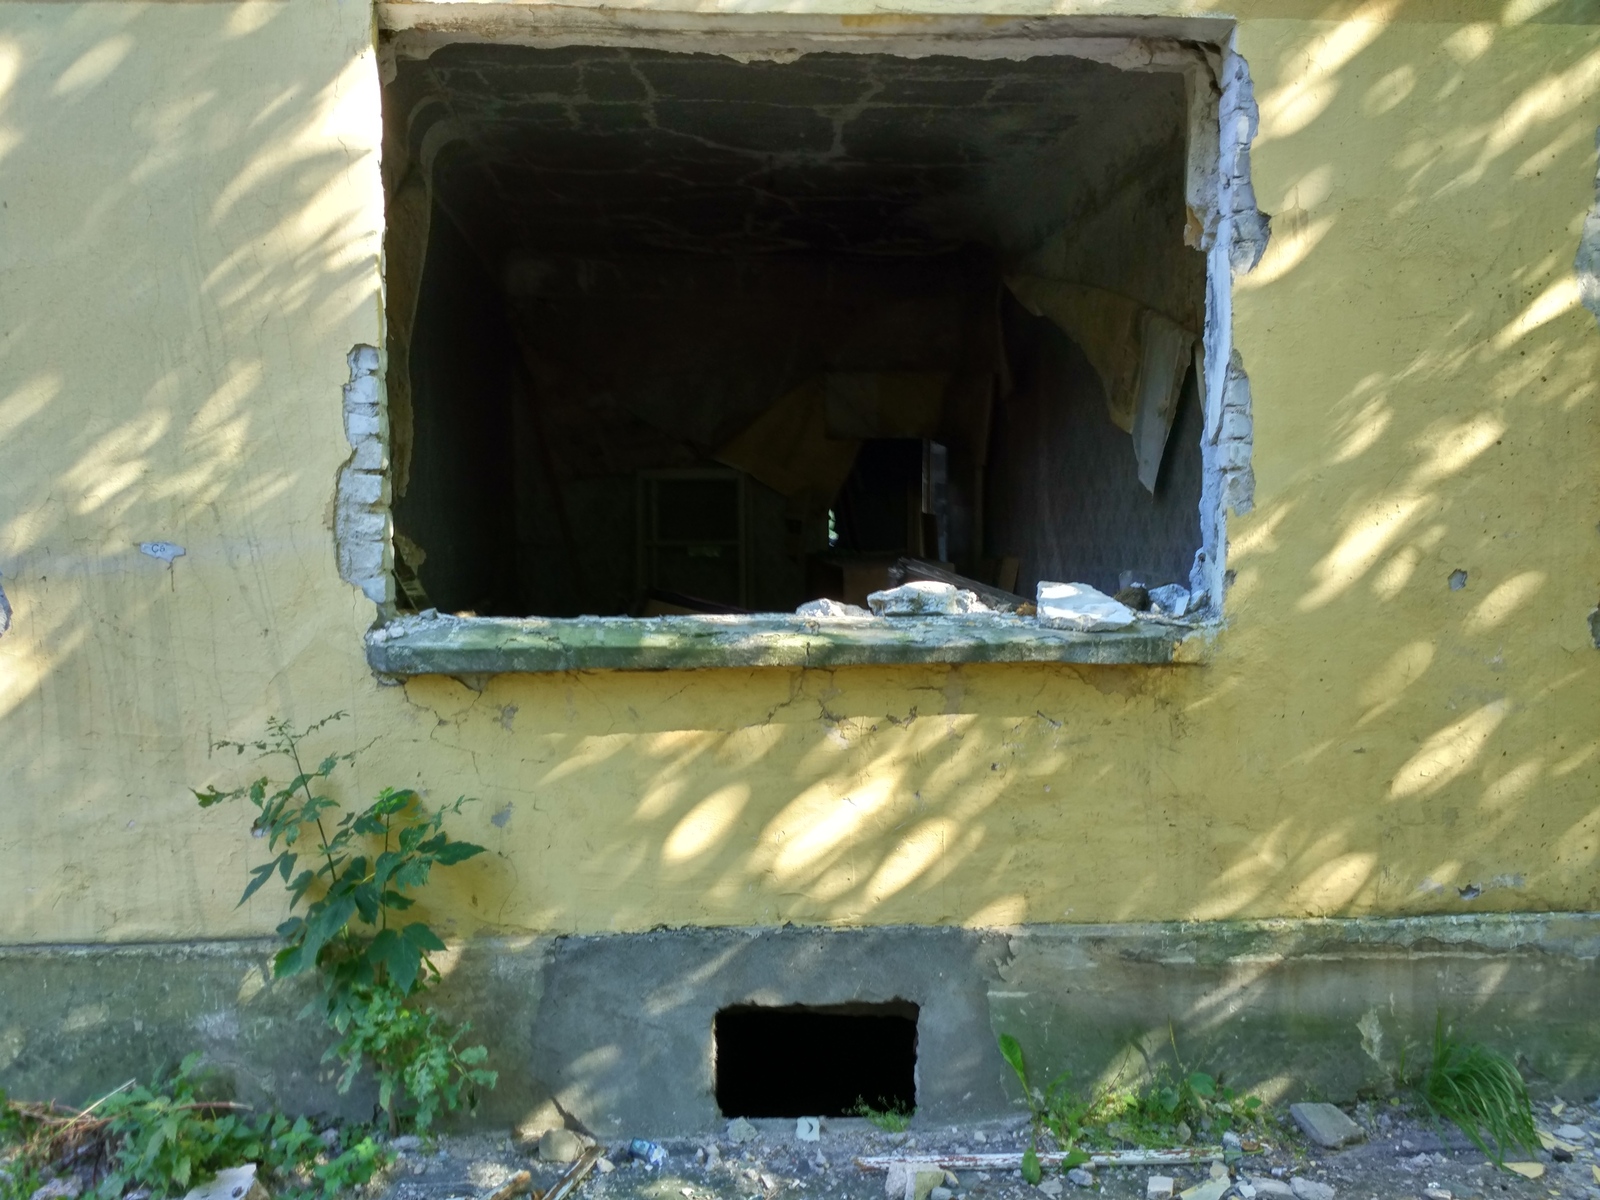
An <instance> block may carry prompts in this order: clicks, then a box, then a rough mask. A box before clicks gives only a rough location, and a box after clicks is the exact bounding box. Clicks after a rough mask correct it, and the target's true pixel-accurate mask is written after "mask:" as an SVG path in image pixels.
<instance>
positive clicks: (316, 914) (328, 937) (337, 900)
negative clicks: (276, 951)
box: [300, 896, 356, 964]
mask: <svg viewBox="0 0 1600 1200" xmlns="http://www.w3.org/2000/svg"><path fill="white" fill-rule="evenodd" d="M312 907H313V909H314V910H315V911H313V913H312V914H311V915H310V916H308V917H307V918H306V934H305V941H304V942H303V943H302V945H301V951H300V952H301V955H302V957H303V958H304V959H305V960H306V962H307V963H308V964H310V963H315V962H316V961H317V956H318V955H319V954H321V953H322V948H323V946H325V945H327V944H328V943H329V942H330V941H332V940H333V939H334V938H335V937H336V936H338V934H339V931H340V930H342V929H343V928H344V927H345V925H346V924H347V923H348V922H349V920H350V918H351V917H352V916H354V915H355V911H356V902H355V900H354V899H353V898H351V897H350V896H336V897H334V898H332V899H330V900H328V901H326V902H324V903H323V904H322V905H321V906H320V907H319V906H316V905H313V906H312Z"/></svg>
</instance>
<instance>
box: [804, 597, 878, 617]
mask: <svg viewBox="0 0 1600 1200" xmlns="http://www.w3.org/2000/svg"><path fill="white" fill-rule="evenodd" d="M794 612H795V616H797V617H870V616H871V615H872V614H871V613H870V612H868V611H867V610H866V609H864V608H862V607H861V606H860V605H859V604H846V603H844V601H842V600H827V599H823V600H807V601H806V602H805V603H804V604H802V605H801V606H800V607H799V608H797V609H795V610H794Z"/></svg>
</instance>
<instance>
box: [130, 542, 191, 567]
mask: <svg viewBox="0 0 1600 1200" xmlns="http://www.w3.org/2000/svg"><path fill="white" fill-rule="evenodd" d="M139 553H140V554H145V555H148V556H149V557H151V558H159V559H160V560H161V561H162V562H164V563H166V564H167V566H169V567H170V566H171V565H172V563H173V560H174V559H178V558H182V557H183V556H184V554H185V553H187V551H185V550H184V548H183V547H182V546H179V545H178V544H176V543H175V542H140V543H139Z"/></svg>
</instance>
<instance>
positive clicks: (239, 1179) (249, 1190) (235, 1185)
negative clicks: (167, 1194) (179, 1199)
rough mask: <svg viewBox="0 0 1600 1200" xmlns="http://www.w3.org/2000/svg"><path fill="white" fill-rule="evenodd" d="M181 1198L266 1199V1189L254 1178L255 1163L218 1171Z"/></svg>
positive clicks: (198, 1199)
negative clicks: (214, 1176) (214, 1175)
mask: <svg viewBox="0 0 1600 1200" xmlns="http://www.w3.org/2000/svg"><path fill="white" fill-rule="evenodd" d="M183 1200H267V1189H266V1188H264V1187H262V1186H261V1184H260V1183H259V1182H257V1180H256V1164H255V1163H246V1164H245V1165H244V1166H242V1167H229V1168H228V1169H227V1170H226V1171H218V1172H217V1177H216V1178H215V1179H213V1180H211V1181H210V1182H209V1183H202V1184H201V1185H200V1186H199V1187H197V1188H192V1189H191V1190H190V1191H189V1194H188V1195H186V1196H185V1197H184V1198H183Z"/></svg>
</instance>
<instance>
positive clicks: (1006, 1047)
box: [1000, 1033, 1028, 1092]
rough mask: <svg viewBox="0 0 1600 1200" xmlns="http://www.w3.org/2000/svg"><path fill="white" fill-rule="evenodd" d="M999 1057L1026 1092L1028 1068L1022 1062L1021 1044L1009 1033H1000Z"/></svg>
mask: <svg viewBox="0 0 1600 1200" xmlns="http://www.w3.org/2000/svg"><path fill="white" fill-rule="evenodd" d="M1000 1057H1002V1058H1004V1059H1005V1060H1006V1062H1007V1063H1009V1064H1010V1065H1011V1069H1012V1070H1013V1071H1015V1072H1016V1075H1017V1079H1018V1081H1019V1082H1020V1083H1021V1084H1022V1090H1023V1091H1024V1092H1026V1091H1027V1090H1028V1068H1027V1065H1026V1064H1025V1063H1024V1062H1023V1061H1022V1043H1021V1042H1019V1041H1017V1039H1016V1038H1014V1037H1012V1036H1011V1035H1010V1034H1009V1033H1002V1034H1001V1035H1000Z"/></svg>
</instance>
